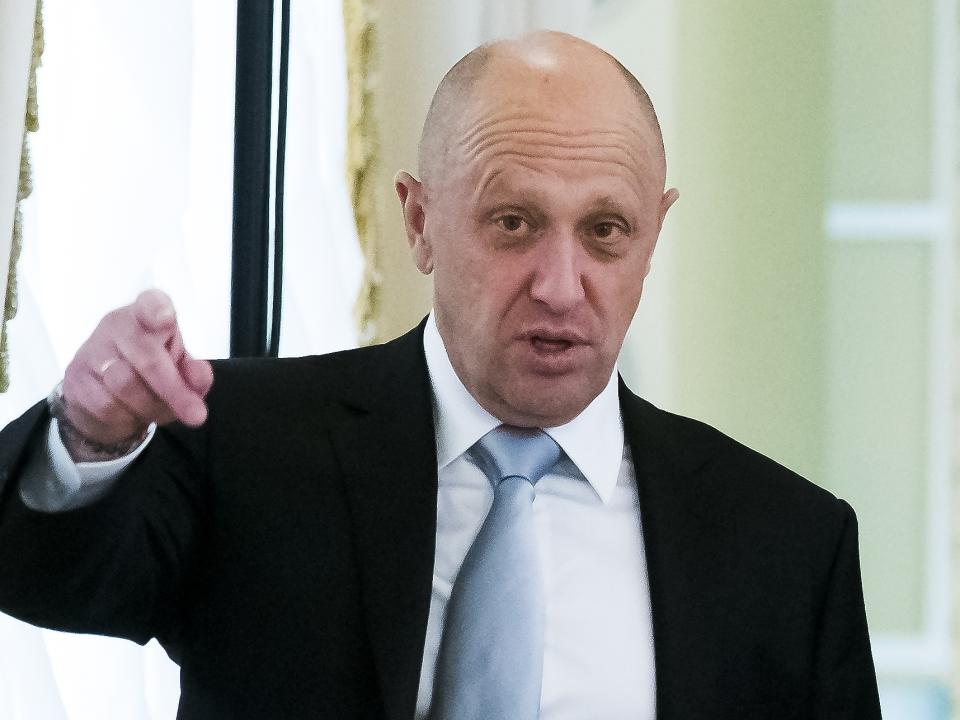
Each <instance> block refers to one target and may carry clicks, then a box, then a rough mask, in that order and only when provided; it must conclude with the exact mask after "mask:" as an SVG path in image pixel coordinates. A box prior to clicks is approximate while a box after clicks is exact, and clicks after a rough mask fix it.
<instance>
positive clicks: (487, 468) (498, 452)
mask: <svg viewBox="0 0 960 720" xmlns="http://www.w3.org/2000/svg"><path fill="white" fill-rule="evenodd" d="M470 452H471V455H472V456H473V459H474V461H475V462H476V463H477V466H478V467H479V468H480V469H481V470H483V472H484V474H486V476H487V477H488V478H489V479H490V482H492V483H493V486H494V488H496V487H497V485H499V484H500V481H501V480H503V479H504V478H508V477H522V478H523V479H525V480H527V481H529V482H530V484H531V485H536V484H537V481H538V480H539V479H540V478H542V477H543V476H544V475H546V474H547V473H548V472H549V471H550V469H551V468H552V467H553V466H554V465H556V464H557V460H559V459H560V446H559V445H557V443H556V441H555V440H554V439H553V438H552V437H550V436H549V435H547V434H546V433H545V432H543V430H537V429H536V428H518V427H513V426H511V425H501V426H499V427H497V428H494V429H493V430H491V431H490V432H488V433H487V434H486V435H484V436H483V437H482V438H480V439H479V440H478V441H477V442H476V443H475V444H474V446H473V447H472V448H470Z"/></svg>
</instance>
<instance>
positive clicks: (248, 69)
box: [230, 0, 273, 357]
mask: <svg viewBox="0 0 960 720" xmlns="http://www.w3.org/2000/svg"><path fill="white" fill-rule="evenodd" d="M272 80H273V0H237V77H236V110H235V115H234V155H233V273H232V288H231V301H230V356H231V357H244V356H251V355H253V356H260V355H263V354H264V352H265V350H266V336H267V318H268V307H269V306H268V301H269V298H268V275H267V269H268V265H269V253H270V220H269V218H270V110H271V91H272Z"/></svg>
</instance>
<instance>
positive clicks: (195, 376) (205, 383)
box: [178, 351, 213, 397]
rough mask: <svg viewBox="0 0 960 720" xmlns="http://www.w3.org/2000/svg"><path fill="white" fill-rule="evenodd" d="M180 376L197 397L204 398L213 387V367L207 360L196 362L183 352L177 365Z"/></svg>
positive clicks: (187, 353)
mask: <svg viewBox="0 0 960 720" xmlns="http://www.w3.org/2000/svg"><path fill="white" fill-rule="evenodd" d="M178 366H179V368H180V375H181V376H182V377H183V379H184V380H186V381H187V384H188V385H190V387H191V388H193V390H194V391H195V392H196V393H197V395H199V396H200V397H206V396H207V393H208V392H210V388H211V387H212V386H213V366H212V365H211V364H210V363H209V362H208V361H207V360H197V359H195V358H194V357H192V356H191V355H190V353H189V352H187V351H184V353H183V357H182V358H180V362H179V364H178Z"/></svg>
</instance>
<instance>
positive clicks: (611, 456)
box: [423, 313, 624, 503]
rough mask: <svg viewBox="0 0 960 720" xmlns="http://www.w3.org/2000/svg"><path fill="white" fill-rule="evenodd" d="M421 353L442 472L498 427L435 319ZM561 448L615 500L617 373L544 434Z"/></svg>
mask: <svg viewBox="0 0 960 720" xmlns="http://www.w3.org/2000/svg"><path fill="white" fill-rule="evenodd" d="M423 350H424V353H425V354H426V358H427V371H428V372H429V373H430V384H431V386H432V388H433V401H434V402H433V413H434V428H435V431H436V439H437V468H438V469H443V468H444V467H446V466H447V465H449V464H450V463H451V462H453V461H454V460H456V459H457V458H458V457H460V456H461V455H462V454H463V453H465V452H466V451H467V450H469V449H470V448H471V447H472V446H473V444H474V443H475V442H477V440H479V439H480V438H482V437H483V436H484V435H486V434H487V433H488V432H490V431H491V430H493V429H494V428H495V427H497V426H498V425H500V424H501V421H500V420H498V419H497V418H496V417H494V416H493V415H491V414H490V413H488V412H487V411H486V410H484V409H483V408H482V407H481V406H480V403H478V402H477V401H476V400H475V399H474V397H473V396H472V395H471V394H470V393H469V391H468V390H467V389H466V388H465V387H464V385H463V383H462V382H461V381H460V378H459V377H458V376H457V373H456V371H455V370H454V369H453V365H452V364H451V363H450V358H449V357H448V356H447V351H446V348H445V347H444V345H443V339H442V338H441V337H440V332H439V331H438V330H437V323H436V320H435V319H434V316H433V313H430V316H429V317H428V318H427V324H426V327H425V328H424V332H423ZM544 432H546V433H547V434H548V435H549V436H550V437H552V438H553V439H554V440H556V441H557V444H558V445H559V446H560V447H561V448H563V451H564V452H565V453H566V454H567V457H569V458H570V460H572V461H573V463H574V464H575V465H576V466H577V469H578V470H579V471H580V473H581V474H582V475H583V476H584V477H585V478H586V479H587V481H588V482H589V483H590V485H591V486H592V487H593V489H594V491H595V492H596V493H597V495H598V496H599V497H600V500H601V501H602V502H604V503H606V502H608V501H609V500H610V498H611V497H612V496H613V491H614V488H615V487H616V485H617V478H618V477H619V474H620V463H621V461H622V459H623V446H624V439H623V420H622V418H621V415H620V399H619V396H618V393H617V372H616V368H614V371H613V372H612V373H611V375H610V380H609V381H608V382H607V385H606V387H605V388H604V389H603V390H602V391H601V392H600V394H599V395H597V397H595V398H594V399H593V401H592V402H591V403H590V404H589V405H587V407H586V408H584V410H583V412H581V413H580V414H579V415H578V416H577V417H575V418H574V419H573V420H571V421H570V422H568V423H566V424H565V425H560V426H558V427H552V428H544Z"/></svg>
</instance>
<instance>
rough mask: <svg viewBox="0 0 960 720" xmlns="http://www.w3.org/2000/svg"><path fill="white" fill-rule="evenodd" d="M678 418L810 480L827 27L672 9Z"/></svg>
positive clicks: (732, 10) (822, 311) (703, 7)
mask: <svg viewBox="0 0 960 720" xmlns="http://www.w3.org/2000/svg"><path fill="white" fill-rule="evenodd" d="M677 29H678V44H677V57H678V61H677V63H678V64H677V78H676V92H677V128H676V146H675V147H674V149H673V153H674V158H675V159H674V167H675V168H676V170H675V176H674V182H676V184H677V185H678V186H679V188H680V192H681V197H682V203H683V205H682V207H681V206H678V208H677V215H676V217H674V218H673V222H674V229H675V233H676V238H675V241H674V242H675V245H676V252H677V261H676V265H675V277H674V280H675V282H674V285H673V288H674V292H675V307H676V311H675V316H674V323H675V329H674V332H675V337H676V342H675V356H676V365H677V373H676V374H677V381H676V409H677V410H678V411H680V412H682V413H685V414H691V415H694V416H696V417H699V418H702V419H704V420H706V421H707V422H710V423H711V424H715V425H717V426H718V427H720V428H721V429H723V430H724V431H725V432H727V433H729V434H731V435H733V436H734V437H736V438H738V439H741V440H743V441H744V442H747V443H749V444H750V445H752V446H753V447H755V448H756V449H758V450H760V451H761V452H764V453H765V454H768V455H770V456H772V457H773V458H775V459H777V460H779V461H781V462H783V463H785V464H786V465H788V466H790V467H792V468H794V469H796V470H798V471H799V472H801V473H803V474H805V475H807V476H808V477H811V478H814V479H818V480H822V478H823V470H824V440H825V436H824V426H825V410H826V397H825V392H826V389H825V373H826V355H825V339H826V338H825V335H826V328H827V321H826V299H825V295H826V280H827V278H826V265H825V264H826V257H825V244H824V235H823V216H824V207H825V202H826V177H827V158H826V148H827V139H828V134H827V117H828V116H827V101H828V59H829V55H828V49H829V32H830V26H829V14H828V11H827V3H825V2H803V3H785V2H783V3H781V2H777V3H770V2H767V1H766V0H753V1H750V2H744V1H743V0H726V1H718V2H710V3H702V2H694V1H690V2H682V3H680V13H679V18H678V25H677Z"/></svg>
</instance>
